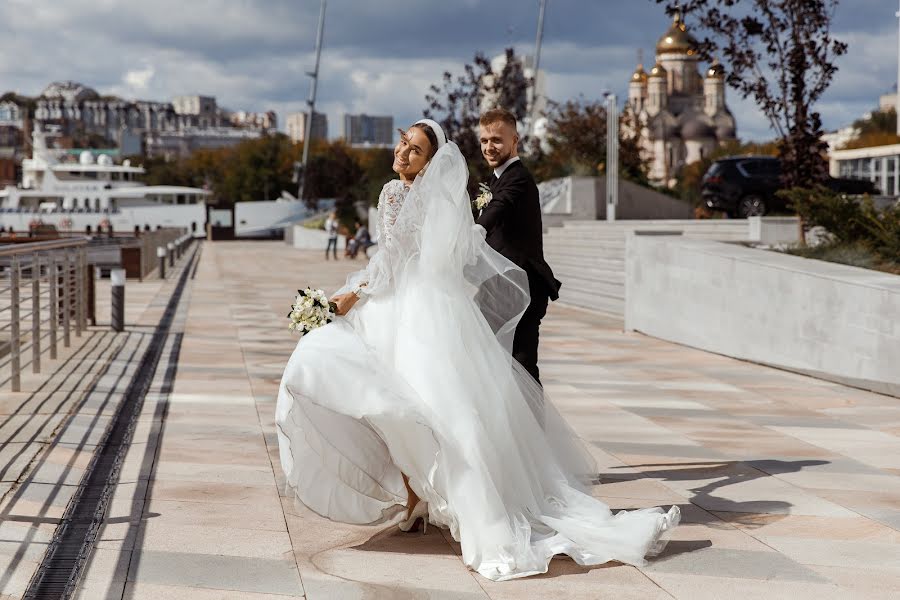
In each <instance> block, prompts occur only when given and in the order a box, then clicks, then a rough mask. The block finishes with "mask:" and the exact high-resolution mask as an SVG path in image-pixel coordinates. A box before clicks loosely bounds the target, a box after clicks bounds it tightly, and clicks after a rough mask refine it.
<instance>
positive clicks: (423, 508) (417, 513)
mask: <svg viewBox="0 0 900 600" xmlns="http://www.w3.org/2000/svg"><path fill="white" fill-rule="evenodd" d="M419 519H422V533H425V532H426V531H427V529H428V503H427V502H425V501H423V500H419V502H418V504H416V506H415V508H413V509H412V512H411V513H410V514H409V518H408V519H406V520H405V521H400V523H399V524H398V525H397V526H398V527H399V528H400V531H404V532H409V531H412V529H413V528H414V527H415V526H416V521H418V520H419Z"/></svg>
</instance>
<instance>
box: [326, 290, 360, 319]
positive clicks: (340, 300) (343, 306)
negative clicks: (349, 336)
mask: <svg viewBox="0 0 900 600" xmlns="http://www.w3.org/2000/svg"><path fill="white" fill-rule="evenodd" d="M331 301H332V302H334V303H335V304H336V305H337V308H336V309H335V311H334V313H335V314H336V315H337V316H339V317H342V316H344V315H346V314H347V313H348V312H350V309H351V308H353V305H354V304H356V303H357V302H358V301H359V297H358V296H357V295H356V294H354V293H353V292H350V293H347V294H340V295H338V296H335V297H333V298H332V299H331Z"/></svg>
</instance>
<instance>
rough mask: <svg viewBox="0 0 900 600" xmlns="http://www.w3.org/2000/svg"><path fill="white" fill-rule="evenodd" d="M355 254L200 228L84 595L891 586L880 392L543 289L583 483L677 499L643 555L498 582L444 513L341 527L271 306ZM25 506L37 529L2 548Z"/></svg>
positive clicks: (894, 499)
mask: <svg viewBox="0 0 900 600" xmlns="http://www.w3.org/2000/svg"><path fill="white" fill-rule="evenodd" d="M361 266H362V261H357V262H355V263H354V262H353V261H338V262H336V263H326V262H324V261H323V260H322V259H321V256H320V255H319V253H310V252H303V251H299V250H293V249H290V248H288V247H286V246H285V245H283V244H281V243H276V242H233V243H214V244H209V243H207V244H204V246H203V249H202V255H201V258H200V262H199V268H198V270H197V273H196V279H194V280H193V281H192V283H191V284H190V286H189V292H187V294H188V298H187V300H186V301H185V303H184V304H185V306H184V309H183V310H182V311H181V312H180V313H179V317H178V318H177V319H176V321H177V324H176V325H177V326H176V327H175V334H174V335H173V336H172V338H171V340H170V343H169V346H168V347H167V352H166V354H165V356H166V358H165V362H166V365H165V369H161V370H168V373H169V375H173V374H174V379H173V381H172V382H169V383H166V381H164V380H163V379H162V378H160V380H159V381H157V382H156V384H155V385H154V388H153V390H152V394H151V397H150V398H148V400H147V402H146V403H145V406H144V411H143V413H142V418H141V422H140V425H139V427H138V432H137V433H136V437H135V443H134V444H133V446H132V448H131V451H130V452H129V456H128V458H127V460H126V465H125V468H124V470H123V474H122V477H121V478H120V484H119V486H118V488H117V491H116V494H115V497H114V500H113V505H112V507H111V509H110V511H109V514H108V516H107V521H106V525H105V527H104V530H103V531H102V536H101V541H100V542H99V543H98V545H97V549H96V550H95V552H94V554H93V556H92V558H91V562H90V565H89V569H88V572H87V575H86V577H85V579H84V581H83V583H82V586H81V589H80V597H81V598H86V599H91V600H93V599H95V598H96V599H112V598H128V599H138V598H153V599H168V598H173V599H174V598H192V599H193V598H199V599H207V598H209V599H213V598H215V599H226V598H227V599H231V598H234V599H245V598H246V599H249V600H253V599H256V598H259V599H264V598H271V599H273V600H274V599H275V598H297V597H304V596H305V597H307V598H310V599H314V600H318V599H323V600H324V599H328V600H331V599H342V598H348V599H350V598H353V599H357V598H366V599H372V598H403V599H407V598H447V599H449V598H473V599H474V598H481V599H483V598H494V599H505V598H509V599H522V598H541V599H543V598H566V599H568V598H583V599H594V598H620V599H628V598H641V599H643V598H667V599H670V598H685V599H695V598H711V599H713V598H714V599H719V598H726V597H731V596H741V597H744V598H766V599H772V598H816V599H825V598H888V597H895V596H896V595H897V592H898V590H900V403H898V399H897V398H891V397H885V396H879V395H876V394H871V393H866V392H862V391H858V390H854V389H850V388H846V387H842V386H840V385H836V384H831V383H827V382H822V381H818V380H815V379H811V378H808V377H804V376H799V375H795V374H791V373H786V372H782V371H777V370H774V369H770V368H767V367H762V366H758V365H753V364H749V363H743V362H739V361H735V360H731V359H728V358H725V357H722V356H716V355H711V354H706V353H703V352H699V351H696V350H692V349H689V348H685V347H681V346H676V345H673V344H669V343H665V342H661V341H658V340H654V339H651V338H647V337H644V336H641V335H639V334H624V333H622V332H621V323H618V322H614V321H611V320H608V319H605V318H602V317H600V316H597V315H596V314H593V313H589V312H584V311H578V310H575V309H570V308H564V307H562V306H557V305H554V306H552V307H551V310H550V312H549V314H548V317H547V319H546V321H545V323H544V326H543V328H542V334H543V336H542V346H541V358H542V373H543V378H544V380H545V383H546V388H547V390H548V392H549V393H550V395H551V397H552V398H553V400H554V401H555V402H556V403H557V405H558V406H559V408H560V410H561V411H562V412H563V414H564V415H566V416H567V418H568V419H569V421H570V422H571V424H572V425H573V426H574V427H575V429H576V430H577V431H578V433H579V434H580V435H581V436H582V437H583V439H584V440H585V441H586V442H587V443H588V444H589V446H590V448H591V451H592V452H593V453H594V455H595V456H596V458H597V461H598V464H599V468H600V472H599V482H600V485H598V486H596V487H595V489H594V493H595V494H596V495H597V496H598V497H600V498H602V499H603V500H604V501H605V502H607V503H608V504H610V505H611V506H612V507H613V508H621V509H625V508H637V507H644V506H656V505H669V504H673V503H677V504H679V505H680V506H681V507H682V510H683V513H684V523H683V525H682V526H681V527H680V528H678V529H677V530H676V531H675V534H674V538H673V541H672V542H671V543H670V544H669V547H668V548H667V550H666V552H665V554H664V555H663V556H662V557H660V558H658V559H656V560H654V561H652V562H651V563H650V564H649V565H648V566H647V567H645V568H642V569H637V568H634V567H630V566H623V565H619V564H609V565H604V566H602V567H597V568H591V569H585V568H581V567H579V566H578V565H576V564H574V563H573V562H572V561H571V560H568V559H565V558H560V559H556V560H554V562H553V563H552V565H551V570H550V572H549V573H548V574H546V575H544V576H540V577H533V578H528V579H524V580H517V581H512V582H505V583H493V582H490V581H487V580H485V579H482V578H480V577H479V576H478V575H476V574H473V573H470V572H469V571H468V570H467V569H466V568H465V567H464V566H463V564H462V562H461V560H460V559H459V548H458V546H457V545H456V544H455V543H454V542H453V541H452V540H451V539H450V538H449V535H447V534H446V533H445V532H441V531H438V530H436V529H434V530H433V529H429V531H428V534H426V535H421V534H402V533H400V532H399V531H397V530H396V528H394V527H388V526H382V527H360V526H348V525H343V524H339V523H332V522H329V521H327V520H325V519H323V518H321V517H319V516H317V515H315V514H313V513H311V512H310V511H309V510H307V509H305V508H304V507H303V506H300V505H297V504H296V503H295V502H293V501H292V499H291V498H290V497H287V496H285V495H284V492H283V488H282V483H283V477H282V475H281V472H280V468H279V465H278V449H277V442H276V438H275V431H274V422H273V413H274V404H275V394H276V392H277V386H278V381H279V378H280V375H281V369H282V368H283V365H284V363H285V362H286V360H287V358H288V356H289V354H290V352H291V350H292V348H293V346H294V344H295V338H293V337H292V335H291V334H290V333H289V332H288V331H287V328H286V327H285V323H286V319H285V314H286V312H287V307H288V304H289V302H290V301H291V299H292V296H293V293H294V291H295V289H296V288H297V287H300V286H303V285H307V284H309V285H315V286H319V287H323V288H326V289H329V290H330V289H333V288H335V287H336V286H337V285H338V284H339V283H340V282H341V281H342V280H343V278H344V276H345V275H346V274H347V273H348V272H349V271H350V270H352V269H353V268H359V267H361ZM144 285H151V283H150V282H145V283H143V284H134V285H132V283H131V282H129V286H130V288H131V287H133V288H136V289H138V288H140V287H141V286H144ZM157 287H159V286H158V285H157ZM130 288H129V289H130ZM158 291H160V290H158ZM160 293H161V291H160ZM150 304H151V306H152V304H153V303H152V302H151V303H150ZM145 312H146V311H145ZM148 314H151V313H148ZM148 318H149V317H148ZM144 320H145V319H143V318H142V321H144ZM0 398H4V399H5V398H6V396H5V395H2V394H0ZM4 401H5V400H4ZM2 442H3V440H0V443H2ZM66 452H68V449H67V448H66V446H65V445H64V444H57V445H54V446H52V447H50V449H49V454H48V456H49V455H54V456H57V457H64V456H66ZM48 462H52V461H48ZM80 464H81V463H80V462H77V463H75V464H74V465H73V466H74V467H76V468H77V466H78V465H80ZM35 486H36V487H34V488H33V490H32V491H30V492H29V494H30V495H31V497H34V498H38V499H40V498H42V492H41V491H40V489H39V487H37V484H36V483H35ZM44 496H46V494H44ZM0 509H2V507H0ZM52 514H53V513H52V511H49V512H48V513H47V515H48V517H47V522H40V523H30V524H28V523H25V524H23V523H21V522H17V521H9V520H8V521H6V522H2V523H0V566H3V563H2V561H3V557H4V556H10V554H4V553H8V552H11V551H12V550H13V549H15V552H17V553H18V554H20V555H23V556H25V557H26V558H28V559H30V560H39V556H40V553H41V552H42V548H41V547H40V544H41V542H42V541H43V543H46V540H47V539H48V538H49V536H50V535H51V534H52V527H53V523H52V518H51V517H50V516H49V515H52ZM26 526H27V527H30V529H29V530H30V531H31V532H32V533H31V535H32V539H33V543H31V544H29V545H23V544H22V543H21V542H19V543H17V544H14V548H13V547H10V548H7V547H6V546H7V545H8V544H7V540H11V539H14V538H15V536H18V537H19V538H21V537H22V536H21V531H20V530H21V529H22V528H23V527H26ZM11 530H15V531H13V532H12V533H9V532H10V531H11ZM10 535H13V536H14V537H13V538H11V537H10ZM26 579H27V577H26ZM0 591H2V593H7V594H9V593H12V595H11V596H9V597H12V598H15V597H18V596H17V595H16V593H15V588H14V587H7V588H3V589H2V590H0ZM2 597H3V596H0V598H2Z"/></svg>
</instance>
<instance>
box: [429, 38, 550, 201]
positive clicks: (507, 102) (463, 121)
mask: <svg viewBox="0 0 900 600" xmlns="http://www.w3.org/2000/svg"><path fill="white" fill-rule="evenodd" d="M531 85H532V81H531V80H530V79H529V78H527V77H525V73H524V70H523V68H522V61H521V59H520V58H519V57H518V56H516V53H515V51H514V50H513V49H512V48H507V49H506V63H505V65H504V67H503V69H502V70H501V71H500V72H499V73H494V71H493V68H492V67H491V62H490V61H489V60H488V59H487V58H486V57H485V56H484V55H483V54H482V53H480V52H479V53H476V54H475V58H474V59H473V61H472V64H466V65H465V66H464V67H463V72H462V74H461V75H456V76H454V75H453V74H452V73H450V72H449V71H447V72H445V73H444V75H443V78H442V79H441V83H440V85H438V84H434V85H432V86H431V88H430V89H429V92H428V94H427V95H426V96H425V101H426V102H427V103H428V108H427V109H425V111H424V113H423V114H424V116H425V118H428V119H434V120H435V121H437V122H438V123H439V124H440V125H441V127H442V128H443V130H444V133H446V134H447V139H450V140H453V141H454V142H455V143H456V144H457V145H458V146H459V149H460V152H462V155H463V156H465V157H466V162H467V163H468V165H469V173H470V177H469V188H470V190H469V191H470V192H474V190H475V189H477V186H478V182H479V181H486V180H487V179H488V177H489V176H490V169H489V168H488V166H487V164H486V163H485V161H484V159H483V158H482V156H481V145H480V144H479V141H478V119H479V117H480V115H481V111H482V109H484V108H494V107H498V106H499V107H503V108H506V109H507V110H509V111H511V112H512V113H513V114H514V115H515V116H516V120H518V121H519V122H523V121H524V120H525V117H526V116H527V111H528V88H529V87H530V86H531ZM520 133H522V132H520ZM521 141H522V143H521V146H522V147H524V146H525V144H526V142H527V140H525V137H524V136H522V140H521Z"/></svg>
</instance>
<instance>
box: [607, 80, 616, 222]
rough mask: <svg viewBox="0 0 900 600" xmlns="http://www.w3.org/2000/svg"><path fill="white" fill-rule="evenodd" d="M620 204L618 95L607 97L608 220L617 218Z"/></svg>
mask: <svg viewBox="0 0 900 600" xmlns="http://www.w3.org/2000/svg"><path fill="white" fill-rule="evenodd" d="M617 204H619V107H618V104H616V95H615V94H610V95H609V96H607V97H606V220H607V221H615V220H616V205H617Z"/></svg>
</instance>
